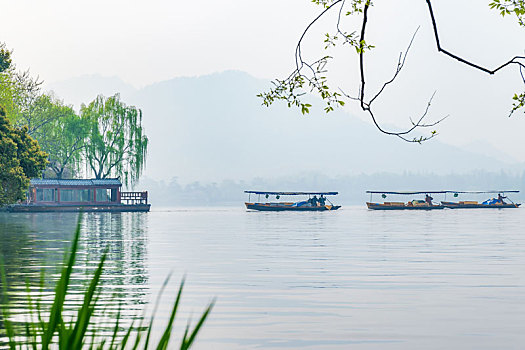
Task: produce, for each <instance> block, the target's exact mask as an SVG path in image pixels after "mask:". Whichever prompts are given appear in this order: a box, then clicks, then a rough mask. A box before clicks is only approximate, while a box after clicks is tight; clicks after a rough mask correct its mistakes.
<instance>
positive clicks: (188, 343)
mask: <svg viewBox="0 0 525 350" xmlns="http://www.w3.org/2000/svg"><path fill="white" fill-rule="evenodd" d="M214 305H215V300H213V301H212V302H211V303H210V305H209V306H208V308H207V309H206V311H204V313H203V314H202V316H201V318H200V320H199V322H197V325H196V326H195V328H194V329H193V332H191V335H190V337H189V338H186V334H187V333H185V334H184V337H183V338H182V345H181V347H180V348H181V350H187V349H189V348H190V346H191V345H192V344H193V341H194V340H195V338H196V337H197V333H199V331H200V329H201V327H202V325H203V324H204V322H205V321H206V319H207V318H208V315H209V314H210V312H211V309H212V308H213V306H214ZM188 329H189V327H187V328H186V331H188Z"/></svg>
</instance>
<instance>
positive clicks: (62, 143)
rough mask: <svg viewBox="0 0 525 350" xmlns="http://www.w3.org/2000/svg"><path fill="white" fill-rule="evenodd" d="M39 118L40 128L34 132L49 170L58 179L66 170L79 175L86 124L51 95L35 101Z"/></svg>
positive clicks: (68, 107)
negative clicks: (46, 154) (47, 161)
mask: <svg viewBox="0 0 525 350" xmlns="http://www.w3.org/2000/svg"><path fill="white" fill-rule="evenodd" d="M37 110H38V116H39V117H38V119H39V120H40V121H41V122H42V125H41V126H40V127H39V128H38V129H36V130H35V133H34V136H35V137H36V138H37V140H38V142H39V144H40V145H41V147H42V149H43V150H44V151H45V152H46V153H48V154H49V159H48V160H49V165H48V167H49V168H50V169H51V170H52V171H53V172H54V173H55V176H56V177H57V178H58V179H61V178H62V177H63V175H64V171H65V170H66V169H68V170H70V173H71V174H74V173H78V172H79V169H80V167H81V165H82V163H83V153H82V151H83V150H84V148H85V146H86V138H87V135H88V129H89V122H88V121H87V120H86V119H82V118H80V117H79V116H78V115H77V114H76V113H75V111H74V110H73V108H72V107H71V106H67V105H65V104H64V103H63V102H62V101H60V100H58V99H56V98H54V97H52V96H50V95H46V94H44V95H41V96H40V97H39V98H38V99H37ZM43 121H45V122H43Z"/></svg>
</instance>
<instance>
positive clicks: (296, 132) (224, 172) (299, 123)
mask: <svg viewBox="0 0 525 350" xmlns="http://www.w3.org/2000/svg"><path fill="white" fill-rule="evenodd" d="M269 87H270V83H269V82H268V81H264V80H259V79H256V78H254V77H252V76H250V75H248V74H246V73H243V72H239V71H226V72H223V73H217V74H212V75H207V76H200V77H186V78H175V79H171V80H167V81H163V82H159V83H156V84H153V85H150V86H147V87H144V88H141V89H135V88H133V87H132V86H129V85H127V84H125V83H123V82H122V81H121V80H120V79H118V78H101V77H98V76H85V77H81V78H77V79H71V80H68V81H64V82H60V83H55V84H50V85H48V88H49V89H52V90H54V91H55V92H56V93H57V95H58V96H60V97H61V98H63V99H64V100H65V101H66V102H69V103H73V104H75V105H76V106H77V107H78V105H79V104H80V102H81V101H84V102H89V101H90V100H92V99H93V98H94V97H95V96H96V95H97V93H99V92H100V93H103V94H105V95H110V94H113V93H115V92H120V93H121V95H122V98H123V100H124V101H126V102H127V103H128V104H132V105H136V106H137V107H139V108H141V109H142V110H143V113H144V124H145V128H146V133H147V135H148V137H149V139H150V142H151V143H150V148H149V154H148V158H147V164H146V166H147V168H146V171H145V176H146V177H149V178H152V179H157V180H159V179H171V178H174V177H177V178H178V179H179V181H181V182H182V183H190V182H194V181H201V182H214V181H221V180H224V179H233V180H239V179H245V180H251V179H253V178H257V177H259V178H278V177H283V176H297V175H300V174H306V173H319V174H325V175H330V176H345V175H355V174H360V173H363V174H372V173H380V172H389V173H403V172H410V173H415V174H431V173H435V174H451V173H456V174H459V173H471V172H473V171H476V170H478V169H479V170H486V171H493V172H494V171H500V170H502V169H505V170H507V171H515V172H520V171H522V170H523V169H524V168H525V167H524V166H523V164H517V163H514V162H512V159H511V158H510V157H509V156H506V155H504V154H502V153H501V152H499V151H497V150H495V149H494V148H493V147H492V146H491V145H490V144H489V143H484V144H483V145H479V144H478V145H474V146H472V147H465V148H458V147H455V146H451V145H448V144H444V143H442V142H440V141H439V137H438V138H436V139H433V140H430V141H428V142H425V143H423V144H422V145H417V144H408V143H405V142H402V141H400V140H399V139H397V138H394V137H388V136H385V135H383V134H381V133H379V132H378V131H377V130H376V129H375V128H374V127H373V126H372V125H370V124H368V123H366V122H364V121H362V120H360V119H358V118H356V117H354V116H352V115H351V114H350V113H348V112H347V111H346V110H343V109H338V110H336V111H335V112H333V113H329V114H325V113H324V112H323V111H321V110H319V109H314V110H313V111H312V112H311V113H310V114H309V115H305V116H303V115H301V113H300V111H299V110H297V109H289V108H287V107H286V106H285V105H284V104H283V103H276V104H275V105H274V106H271V107H270V108H266V107H263V106H261V100H260V99H259V98H257V97H256V95H257V94H258V93H259V92H261V91H265V90H267V89H268V88H269ZM476 151H479V152H476ZM509 162H511V163H509Z"/></svg>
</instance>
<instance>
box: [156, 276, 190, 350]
mask: <svg viewBox="0 0 525 350" xmlns="http://www.w3.org/2000/svg"><path fill="white" fill-rule="evenodd" d="M183 288H184V278H183V279H182V281H181V282H180V287H179V292H178V293H177V298H176V299H175V304H173V308H172V310H171V315H170V319H169V321H168V325H167V326H166V329H165V330H164V334H163V335H162V338H160V341H159V345H158V346H157V350H165V349H166V348H167V347H168V343H169V341H170V337H171V330H172V329H173V323H174V322H175V316H176V315H177V309H178V307H179V302H180V297H181V295H182V289H183Z"/></svg>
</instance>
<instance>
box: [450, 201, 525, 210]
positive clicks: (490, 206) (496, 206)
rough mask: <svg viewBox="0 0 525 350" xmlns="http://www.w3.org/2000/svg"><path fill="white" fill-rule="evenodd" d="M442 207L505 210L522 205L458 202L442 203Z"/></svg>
mask: <svg viewBox="0 0 525 350" xmlns="http://www.w3.org/2000/svg"><path fill="white" fill-rule="evenodd" d="M441 205H443V206H444V207H445V208H449V209H504V208H519V207H520V205H521V204H510V203H506V204H462V203H457V202H441Z"/></svg>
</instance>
